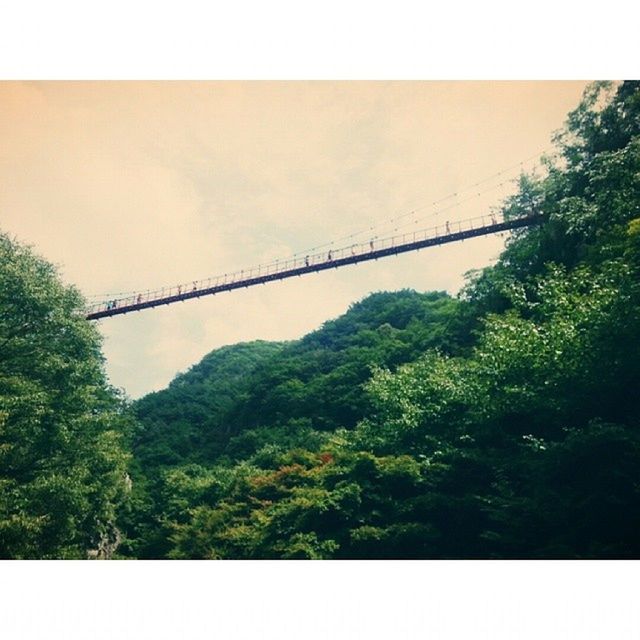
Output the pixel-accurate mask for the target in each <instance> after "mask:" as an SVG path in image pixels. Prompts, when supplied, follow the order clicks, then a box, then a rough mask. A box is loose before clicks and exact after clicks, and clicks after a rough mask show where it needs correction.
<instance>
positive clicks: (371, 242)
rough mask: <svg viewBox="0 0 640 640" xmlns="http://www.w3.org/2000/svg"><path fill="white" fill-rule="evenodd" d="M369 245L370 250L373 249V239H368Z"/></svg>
mask: <svg viewBox="0 0 640 640" xmlns="http://www.w3.org/2000/svg"><path fill="white" fill-rule="evenodd" d="M369 246H370V247H371V251H373V240H369Z"/></svg>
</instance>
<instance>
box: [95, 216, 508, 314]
mask: <svg viewBox="0 0 640 640" xmlns="http://www.w3.org/2000/svg"><path fill="white" fill-rule="evenodd" d="M500 222H504V218H503V217H502V215H501V214H497V213H496V214H491V215H484V216H476V217H474V218H468V219H466V220H454V221H450V222H449V221H446V222H443V223H441V224H438V225H435V226H432V227H428V228H426V229H420V230H419V231H407V232H404V233H399V234H396V235H393V236H388V237H384V238H377V237H374V238H371V239H370V240H368V241H366V242H357V243H353V244H350V245H347V246H344V247H339V248H336V249H328V250H327V251H322V252H316V253H310V254H308V255H305V256H303V255H297V256H293V257H291V258H288V259H286V260H275V261H273V262H270V263H268V264H264V265H263V264H259V265H256V266H253V267H249V268H247V269H240V270H239V271H234V272H231V273H225V274H222V275H218V276H212V277H210V278H206V279H201V280H194V281H191V282H189V283H182V284H177V285H173V286H171V287H163V288H161V289H155V290H148V291H144V292H136V293H132V294H130V295H127V296H123V297H117V298H113V299H111V300H107V301H101V302H97V303H94V304H91V305H90V306H89V307H88V308H87V310H86V311H87V313H88V314H91V313H96V312H100V311H108V310H110V309H115V308H119V307H130V306H136V305H140V304H144V303H148V302H153V301H156V300H162V299H167V298H173V297H179V296H181V295H183V294H186V293H189V292H194V293H195V292H197V291H201V290H207V289H212V288H216V287H224V286H226V285H230V284H233V283H236V282H245V281H251V280H255V279H258V278H262V277H265V276H274V275H278V274H281V273H286V272H290V271H294V270H297V269H305V268H312V267H317V266H318V265H321V264H327V263H331V262H335V261H337V260H342V259H345V258H350V257H357V256H362V255H365V254H368V253H371V252H373V251H380V250H383V249H389V248H393V247H400V246H403V245H408V244H411V243H415V242H420V241H424V240H429V239H432V238H441V237H445V236H450V235H453V234H456V233H462V232H464V231H469V230H472V229H479V228H483V227H489V226H491V225H494V224H498V223H500Z"/></svg>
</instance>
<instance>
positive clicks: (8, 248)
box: [0, 235, 129, 558]
mask: <svg viewBox="0 0 640 640" xmlns="http://www.w3.org/2000/svg"><path fill="white" fill-rule="evenodd" d="M83 307H84V301H83V300H82V298H81V296H80V295H79V294H78V292H77V291H76V290H74V289H72V288H69V287H64V286H63V285H62V284H61V283H60V281H59V279H58V277H57V274H56V272H55V270H54V268H53V267H52V266H51V265H50V264H48V263H46V262H45V261H43V260H41V259H40V258H38V257H36V256H35V255H33V253H32V252H31V251H30V250H29V249H27V248H25V247H22V246H20V245H19V244H17V243H16V242H14V241H12V240H11V239H10V238H8V237H7V236H5V235H0V557H2V558H60V557H65V558H69V557H71V558H75V557H78V558H83V557H87V554H89V555H93V556H99V557H108V556H110V555H111V553H112V552H113V550H114V548H115V546H116V545H117V541H118V538H119V535H120V534H119V531H118V529H117V527H116V518H117V512H118V510H119V508H120V506H121V505H122V503H123V501H124V499H125V497H126V493H127V484H128V482H127V475H126V465H127V455H126V454H125V452H124V447H123V444H122V439H123V438H122V436H123V433H124V431H125V430H126V425H127V422H128V421H129V419H128V418H127V417H126V414H125V413H124V407H123V403H122V402H121V400H119V399H118V397H117V396H116V395H115V394H114V392H113V391H112V390H111V389H110V388H109V387H108V385H107V384H106V381H105V376H104V372H103V366H102V364H103V363H102V356H101V354H100V339H99V335H98V333H97V331H96V329H95V328H94V327H92V326H91V325H90V324H89V323H88V322H87V321H86V320H85V319H84V316H83V313H82V309H83Z"/></svg>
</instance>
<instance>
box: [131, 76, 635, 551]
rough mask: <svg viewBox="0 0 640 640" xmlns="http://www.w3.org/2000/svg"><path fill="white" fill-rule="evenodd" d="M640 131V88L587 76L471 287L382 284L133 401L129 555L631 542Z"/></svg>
mask: <svg viewBox="0 0 640 640" xmlns="http://www.w3.org/2000/svg"><path fill="white" fill-rule="evenodd" d="M639 134H640V87H639V85H638V83H637V82H626V83H623V84H620V85H617V86H612V85H610V84H606V83H596V84H594V85H592V86H591V87H590V88H589V90H588V91H587V92H586V94H585V96H584V99H583V102H582V103H581V104H580V105H579V106H578V108H577V109H576V110H575V111H574V112H572V113H571V114H570V115H569V118H568V120H567V125H566V128H565V129H564V130H563V131H562V132H561V133H560V134H558V136H557V139H556V145H557V151H558V152H557V155H556V156H555V157H549V158H547V159H546V161H547V162H546V164H547V168H548V174H547V175H545V176H544V177H536V176H524V175H523V176H522V178H521V180H520V185H519V189H518V192H517V194H516V195H515V196H513V197H511V198H509V199H508V201H507V202H505V203H504V213H505V216H506V217H507V218H510V217H517V216H521V215H524V214H527V213H529V212H531V211H536V212H539V213H541V214H542V215H543V217H544V223H543V224H541V225H540V226H539V227H536V228H531V229H524V230H520V231H517V232H514V233H513V234H512V236H511V238H510V239H509V241H508V245H507V248H506V250H505V252H504V253H503V255H502V256H501V258H500V260H499V261H498V263H497V264H496V265H495V266H493V267H488V268H486V269H484V270H483V271H482V272H480V273H476V274H472V275H471V276H470V278H469V281H468V284H467V286H466V287H465V289H464V291H463V292H462V294H461V296H460V298H459V299H451V298H449V297H448V296H446V295H444V294H440V293H432V294H419V293H416V292H411V291H404V292H399V293H381V294H375V295H373V296H371V297H369V298H367V299H365V300H363V301H362V302H360V303H358V304H356V305H354V306H353V307H352V308H351V309H350V310H349V312H348V313H346V314H345V315H344V316H343V317H341V318H338V319H336V320H333V321H330V322H327V323H326V324H325V325H324V326H323V327H322V328H321V329H320V330H318V331H316V332H314V333H312V334H310V335H308V336H306V337H305V338H303V339H302V340H300V341H297V342H293V343H290V344H287V345H272V346H271V350H270V351H268V350H267V345H265V344H263V343H262V344H261V343H258V344H254V345H238V346H236V347H230V348H227V349H226V350H220V351H219V352H214V353H213V354H211V355H210V356H208V357H207V358H206V359H205V360H204V361H203V362H202V363H201V364H200V365H197V366H196V367H194V369H193V370H192V371H190V372H188V373H187V374H185V375H183V376H181V377H180V378H178V379H177V380H176V381H175V382H174V383H173V384H172V386H171V387H170V388H169V389H168V390H167V391H166V392H164V393H161V394H155V395H153V396H151V397H147V398H145V399H143V400H142V401H140V402H138V403H136V405H135V412H136V415H137V417H138V419H139V421H140V424H141V427H140V430H139V433H138V435H137V437H136V439H135V440H134V449H133V453H134V457H135V458H136V459H137V474H136V477H137V480H138V481H137V483H136V481H135V478H134V487H135V486H136V484H137V485H138V487H139V494H138V497H137V501H134V507H133V509H132V511H131V512H130V513H129V515H128V522H127V536H128V543H127V544H128V547H127V546H126V545H125V552H126V550H127V549H128V553H130V554H131V555H139V556H141V557H153V556H155V557H158V556H162V557H171V558H513V557H525V558H605V557H620V558H622V557H638V556H639V555H640V547H639V543H638V541H637V531H638V527H639V526H640V403H639V401H638V397H637V394H636V389H637V388H638V383H639V382H640V340H639V337H640V284H639V283H640V278H639V276H640V273H639V269H640V137H639ZM227 358H231V361H233V362H235V361H236V360H238V362H237V363H236V364H238V365H239V366H238V367H237V368H233V367H232V368H230V370H229V371H226V370H225V367H226V364H225V363H226V359H227ZM241 358H244V359H243V360H242V363H240V359H241ZM207 362H209V363H210V364H213V363H215V366H208V365H207V364H206V363H207ZM189 441H190V442H192V444H193V446H188V442H189ZM163 452H164V453H163ZM134 493H135V489H134ZM141 523H142V524H141Z"/></svg>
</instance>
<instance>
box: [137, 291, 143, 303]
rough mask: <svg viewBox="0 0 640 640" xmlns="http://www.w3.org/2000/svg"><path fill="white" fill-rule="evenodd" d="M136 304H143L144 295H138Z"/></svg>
mask: <svg viewBox="0 0 640 640" xmlns="http://www.w3.org/2000/svg"><path fill="white" fill-rule="evenodd" d="M136 302H137V303H138V304H140V303H141V302H142V294H141V293H139V294H138V297H137V298H136Z"/></svg>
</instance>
